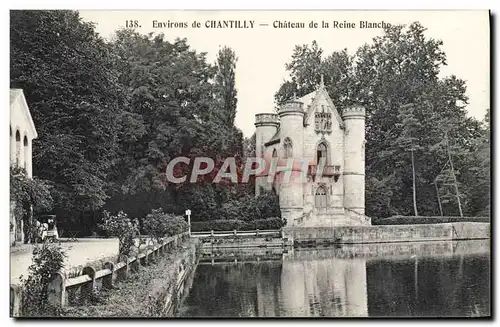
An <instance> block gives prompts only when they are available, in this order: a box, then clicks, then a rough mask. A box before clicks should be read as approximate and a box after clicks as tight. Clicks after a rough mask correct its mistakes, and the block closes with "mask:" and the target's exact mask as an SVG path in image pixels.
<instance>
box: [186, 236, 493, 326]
mask: <svg viewBox="0 0 500 327" xmlns="http://www.w3.org/2000/svg"><path fill="white" fill-rule="evenodd" d="M470 244H472V243H469V245H470ZM425 246H427V247H428V244H427V245H425ZM436 246H438V245H436ZM439 246H441V248H442V246H443V245H439ZM439 246H438V247H439ZM487 248H488V247H487V246H483V247H482V250H479V251H470V249H477V247H468V246H463V244H462V245H460V247H457V246H452V247H450V248H449V251H448V252H442V254H441V255H438V253H437V252H436V250H435V249H433V250H432V251H427V252H426V251H423V250H422V249H418V251H420V252H421V253H420V255H416V254H415V252H416V250H415V249H413V248H412V249H410V250H408V251H406V252H404V253H403V252H401V251H400V249H398V250H397V251H399V252H397V255H394V251H393V250H394V249H392V250H391V251H393V252H387V251H385V250H381V249H382V248H378V250H377V249H375V250H374V248H373V245H372V246H371V247H370V248H369V249H368V250H366V249H365V250H366V251H364V252H362V251H361V250H360V249H359V248H356V249H354V248H352V247H341V248H339V247H337V248H326V249H325V248H323V249H300V250H293V251H290V252H288V253H283V254H282V256H281V259H279V260H267V261H262V260H261V261H258V262H257V261H255V258H254V257H255V253H254V257H253V259H252V261H251V262H241V260H242V258H241V257H238V258H239V259H238V258H237V260H236V263H235V260H234V258H236V257H237V256H238V253H237V252H236V253H234V249H233V250H232V251H233V252H231V253H230V254H228V255H227V257H228V260H226V262H223V261H224V260H223V258H224V256H219V257H218V258H219V260H218V262H215V263H214V261H208V262H206V263H200V265H199V266H198V268H197V270H196V273H195V277H194V282H193V287H192V289H191V292H190V294H189V296H188V297H187V299H186V300H185V301H184V303H183V305H182V306H181V308H180V311H179V315H180V316H186V317H196V316H202V317H366V316H371V317H376V316H488V315H489V313H490V311H489V305H490V304H489V299H490V281H489V276H490V272H489V269H490V261H489V253H487V252H485V249H487ZM457 249H459V250H457ZM460 249H469V250H466V251H465V250H464V251H462V250H460ZM360 251H361V252H360ZM377 251H378V252H377ZM418 251H417V252H418ZM440 251H442V249H441V250H440ZM349 253H350V254H349ZM360 253H364V254H365V255H360ZM374 253H378V255H374ZM245 255H246V254H245ZM235 256H236V257H235ZM229 257H230V258H229ZM269 257H270V256H269V255H268V256H267V258H269ZM243 259H244V258H243ZM229 261H230V262H229Z"/></svg>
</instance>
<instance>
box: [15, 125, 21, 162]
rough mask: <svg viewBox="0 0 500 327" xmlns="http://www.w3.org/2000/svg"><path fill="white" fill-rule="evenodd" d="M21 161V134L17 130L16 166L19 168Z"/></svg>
mask: <svg viewBox="0 0 500 327" xmlns="http://www.w3.org/2000/svg"><path fill="white" fill-rule="evenodd" d="M20 160H21V133H19V130H16V165H17V166H19V161H20Z"/></svg>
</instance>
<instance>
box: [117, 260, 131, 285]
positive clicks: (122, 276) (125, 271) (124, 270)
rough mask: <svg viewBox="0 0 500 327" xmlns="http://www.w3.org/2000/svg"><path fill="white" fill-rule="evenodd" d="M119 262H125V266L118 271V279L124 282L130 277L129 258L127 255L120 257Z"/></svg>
mask: <svg viewBox="0 0 500 327" xmlns="http://www.w3.org/2000/svg"><path fill="white" fill-rule="evenodd" d="M118 262H125V266H124V267H123V268H121V269H120V270H119V271H118V276H117V277H118V279H120V280H124V279H127V277H128V271H129V265H128V257H127V256H126V255H123V254H122V255H120V257H119V259H118Z"/></svg>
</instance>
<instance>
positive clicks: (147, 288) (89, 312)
mask: <svg viewBox="0 0 500 327" xmlns="http://www.w3.org/2000/svg"><path fill="white" fill-rule="evenodd" d="M192 242H193V241H192V240H188V241H186V242H185V243H183V245H184V246H186V245H188V246H189V248H190V250H189V251H188V250H182V247H179V248H178V250H175V251H173V252H171V253H168V254H166V255H165V256H163V257H161V258H159V260H158V261H157V262H154V263H153V264H150V265H148V266H144V267H143V266H141V268H140V270H139V271H138V272H136V273H131V274H130V275H129V277H128V278H127V279H126V280H124V281H121V282H120V283H118V285H117V286H116V287H115V288H114V289H112V290H106V291H101V292H96V294H95V296H93V297H92V298H93V299H94V300H93V302H92V303H90V304H83V305H79V306H74V307H66V308H64V314H63V316H65V317H159V316H163V312H161V309H160V308H162V307H163V306H164V303H165V298H166V296H167V294H169V293H170V292H171V289H172V288H173V286H174V284H175V282H176V280H177V275H178V272H179V265H180V263H181V262H182V261H188V262H189V261H191V260H192V259H193V258H194V256H195V251H194V246H192V245H193V243H192Z"/></svg>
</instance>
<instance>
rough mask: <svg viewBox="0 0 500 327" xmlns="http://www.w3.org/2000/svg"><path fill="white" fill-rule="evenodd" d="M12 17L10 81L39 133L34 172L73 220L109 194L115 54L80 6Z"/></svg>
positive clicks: (116, 101)
mask: <svg viewBox="0 0 500 327" xmlns="http://www.w3.org/2000/svg"><path fill="white" fill-rule="evenodd" d="M10 21H11V24H10V58H11V65H10V68H11V70H10V71H11V76H10V85H11V87H13V88H21V89H23V90H24V94H25V95H26V100H27V102H28V104H29V106H30V110H31V114H32V116H33V120H34V123H35V125H36V126H37V130H38V134H39V137H38V139H36V140H34V144H33V168H34V175H36V176H39V177H40V178H42V179H45V180H49V181H50V182H51V183H52V185H53V188H52V190H51V193H52V198H53V199H54V211H55V213H56V214H57V216H58V220H59V221H60V222H61V224H63V223H68V220H70V219H72V218H71V217H73V218H76V219H78V218H83V217H84V216H85V214H86V213H90V214H92V213H93V212H95V211H96V210H99V209H100V208H101V207H102V205H103V204H104V202H105V200H106V198H107V194H106V190H105V189H106V186H107V182H108V174H109V172H110V169H111V166H112V163H113V160H115V158H116V150H117V143H116V138H117V132H118V126H119V121H118V118H119V117H120V108H121V107H122V106H121V104H122V101H121V98H122V96H121V90H120V87H119V84H118V81H117V72H116V70H114V69H113V67H114V61H115V60H116V58H115V57H114V56H113V54H112V53H111V52H110V47H109V46H108V45H107V44H106V43H105V42H104V40H103V39H102V38H100V37H99V36H98V34H97V33H96V32H95V30H94V26H93V25H92V24H90V23H85V22H83V21H82V20H81V18H80V16H79V14H78V12H76V11H67V10H57V11H45V10H23V11H11V14H10Z"/></svg>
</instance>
